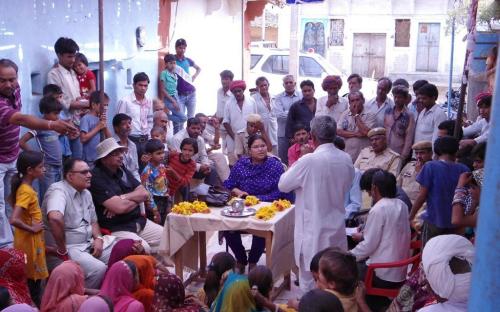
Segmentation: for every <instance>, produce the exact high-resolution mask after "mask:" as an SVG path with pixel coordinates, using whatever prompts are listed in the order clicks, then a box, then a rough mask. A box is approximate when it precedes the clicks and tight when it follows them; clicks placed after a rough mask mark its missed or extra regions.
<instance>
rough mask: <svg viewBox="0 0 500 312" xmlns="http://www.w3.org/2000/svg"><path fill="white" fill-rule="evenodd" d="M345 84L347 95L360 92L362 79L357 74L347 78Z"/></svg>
mask: <svg viewBox="0 0 500 312" xmlns="http://www.w3.org/2000/svg"><path fill="white" fill-rule="evenodd" d="M347 84H348V86H349V93H351V92H354V91H361V88H362V87H363V78H362V77H361V76H360V75H358V74H351V75H349V77H347ZM349 93H347V94H346V95H344V97H345V96H347V95H349Z"/></svg>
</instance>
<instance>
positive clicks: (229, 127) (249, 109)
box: [223, 80, 257, 165]
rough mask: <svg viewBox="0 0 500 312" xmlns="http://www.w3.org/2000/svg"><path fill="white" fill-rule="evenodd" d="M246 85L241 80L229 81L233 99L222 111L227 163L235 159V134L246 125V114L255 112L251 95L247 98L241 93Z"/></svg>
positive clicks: (231, 162) (233, 161)
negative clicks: (225, 134) (225, 132)
mask: <svg viewBox="0 0 500 312" xmlns="http://www.w3.org/2000/svg"><path fill="white" fill-rule="evenodd" d="M246 87H247V85H246V84H245V81H243V80H235V81H233V82H232V83H231V86H230V90H231V92H232V93H233V95H234V99H232V100H231V101H230V102H229V103H227V105H226V110H225V111H224V120H223V125H224V128H225V129H226V131H227V158H228V160H229V165H234V163H235V162H236V161H237V158H236V155H235V153H234V147H235V141H236V134H237V133H238V131H240V130H242V129H244V128H245V127H246V125H247V116H248V115H250V114H256V113H257V105H255V101H254V100H253V99H252V98H251V97H250V98H248V99H247V98H246V97H245V94H244V93H243V92H244V91H245V89H246Z"/></svg>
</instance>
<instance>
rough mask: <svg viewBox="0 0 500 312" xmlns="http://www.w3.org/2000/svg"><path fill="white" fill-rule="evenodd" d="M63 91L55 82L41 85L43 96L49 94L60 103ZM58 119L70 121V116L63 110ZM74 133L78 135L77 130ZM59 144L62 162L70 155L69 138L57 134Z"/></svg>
mask: <svg viewBox="0 0 500 312" xmlns="http://www.w3.org/2000/svg"><path fill="white" fill-rule="evenodd" d="M63 95H64V94H63V92H62V90H61V88H60V87H59V86H58V85H55V84H48V85H46V86H45V87H43V96H44V97H45V96H50V97H53V98H54V99H56V100H57V101H59V103H61V105H62V100H63ZM59 119H61V120H64V121H70V117H69V116H68V115H67V114H65V113H64V110H62V111H61V113H59ZM76 134H78V135H80V134H79V132H76ZM59 144H61V152H62V157H63V158H62V159H63V163H64V161H65V160H66V159H67V158H69V157H71V146H70V145H69V138H68V136H66V135H59Z"/></svg>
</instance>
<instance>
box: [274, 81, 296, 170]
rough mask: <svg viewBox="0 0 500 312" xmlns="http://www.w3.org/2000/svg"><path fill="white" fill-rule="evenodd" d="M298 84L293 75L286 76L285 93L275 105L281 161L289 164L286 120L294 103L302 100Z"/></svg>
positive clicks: (278, 98) (278, 97)
mask: <svg viewBox="0 0 500 312" xmlns="http://www.w3.org/2000/svg"><path fill="white" fill-rule="evenodd" d="M296 85H297V83H296V82H295V78H294V77H293V75H286V76H285V77H283V87H284V88H285V91H283V92H282V93H280V94H278V95H277V96H276V99H275V101H274V103H273V104H274V105H273V114H274V115H275V116H276V119H277V120H278V154H279V157H280V158H281V161H282V162H283V163H285V164H288V159H287V156H288V155H287V153H288V147H289V146H290V142H289V140H288V138H287V137H286V135H285V129H286V119H287V117H288V111H289V110H290V107H291V106H292V104H293V103H295V102H297V101H299V100H300V99H301V98H302V93H301V92H300V91H297V90H296Z"/></svg>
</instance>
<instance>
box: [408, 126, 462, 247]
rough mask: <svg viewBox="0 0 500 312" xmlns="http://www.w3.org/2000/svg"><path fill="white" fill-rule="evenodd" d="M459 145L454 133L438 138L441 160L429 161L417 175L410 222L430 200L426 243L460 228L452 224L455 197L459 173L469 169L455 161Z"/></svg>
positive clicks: (424, 232) (424, 233) (424, 234)
mask: <svg viewBox="0 0 500 312" xmlns="http://www.w3.org/2000/svg"><path fill="white" fill-rule="evenodd" d="M458 146H459V145H458V140H457V139H456V138H454V137H451V136H444V137H440V138H438V139H436V141H435V142H434V154H436V155H437V157H438V159H437V160H431V161H428V162H426V163H425V165H424V166H423V167H422V170H420V173H419V174H418V176H417V182H418V183H419V184H420V192H419V194H418V197H417V199H416V200H415V202H414V203H413V207H412V209H411V213H410V221H412V220H413V219H414V218H415V215H416V213H417V211H418V210H419V209H420V207H422V205H423V203H424V202H427V209H426V212H425V213H424V215H423V216H422V219H423V220H424V224H423V226H422V243H423V244H424V245H425V244H426V243H427V241H428V240H430V239H431V238H433V237H435V236H438V235H443V234H454V233H455V232H456V231H457V229H456V227H455V226H454V225H453V224H452V223H451V212H452V201H453V196H454V194H455V188H456V186H457V183H458V178H459V177H460V175H461V174H462V173H464V172H469V171H470V170H469V168H467V167H466V166H465V165H463V164H459V163H456V162H455V159H456V157H455V155H456V154H457V151H458Z"/></svg>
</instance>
